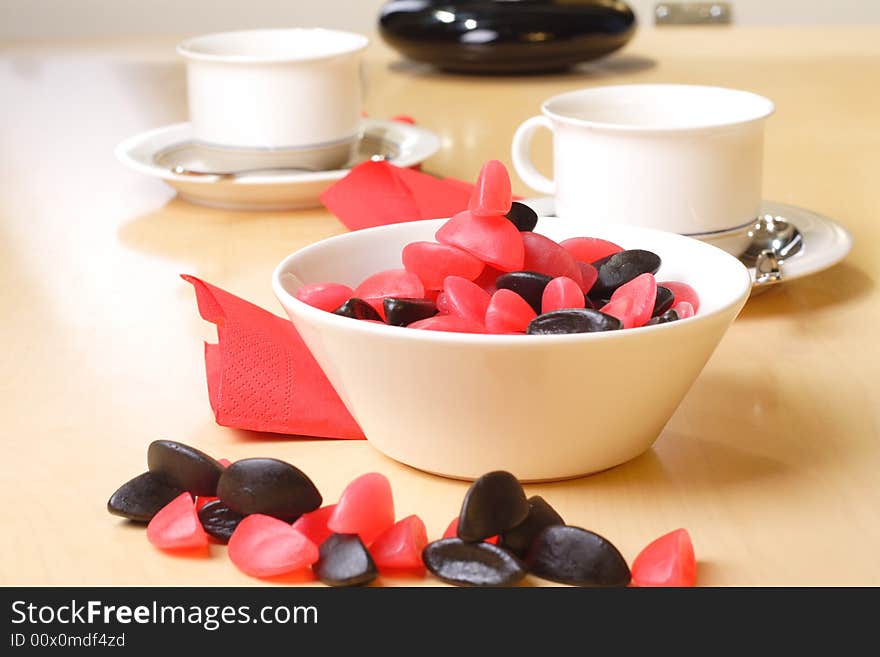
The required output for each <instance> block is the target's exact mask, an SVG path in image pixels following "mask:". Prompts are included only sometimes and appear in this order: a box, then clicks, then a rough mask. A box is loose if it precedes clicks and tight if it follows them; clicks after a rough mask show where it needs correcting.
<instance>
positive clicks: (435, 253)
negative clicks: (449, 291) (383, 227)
mask: <svg viewBox="0 0 880 657" xmlns="http://www.w3.org/2000/svg"><path fill="white" fill-rule="evenodd" d="M401 257H402V259H403V266H404V267H405V268H406V270H407V271H409V272H412V273H414V274H416V275H417V276H418V277H419V278H420V279H421V281H422V283H423V284H424V286H425V289H426V290H442V289H443V281H444V280H445V279H446V277H447V276H461V277H462V278H466V279H468V280H469V281H472V280H474V279H475V278H477V277H478V276H479V275H480V274H481V273H482V272H483V268H484V265H483V261H482V260H480V259H479V258H475V257H474V256H472V255H471V254H470V253H468V252H467V251H462V250H461V249H459V248H458V247H455V246H450V245H449V244H438V243H437V242H411V243H410V244H407V245H406V246H405V247H403V252H402V254H401Z"/></svg>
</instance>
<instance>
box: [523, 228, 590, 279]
mask: <svg viewBox="0 0 880 657" xmlns="http://www.w3.org/2000/svg"><path fill="white" fill-rule="evenodd" d="M522 240H523V248H524V249H525V257H524V259H523V266H522V269H523V270H525V271H533V272H535V273H537V274H545V275H546V276H550V277H551V278H556V277H557V276H567V277H568V278H571V279H573V280H574V281H576V282H577V283H578V285H580V284H581V268H580V267H579V266H578V264H577V261H576V260H575V259H574V256H572V255H571V254H570V253H569V252H568V251H566V250H565V249H563V248H562V247H561V246H559V245H558V244H557V243H556V242H554V241H553V240H551V239H550V238H549V237H544V236H543V235H540V234H538V233H523V234H522Z"/></svg>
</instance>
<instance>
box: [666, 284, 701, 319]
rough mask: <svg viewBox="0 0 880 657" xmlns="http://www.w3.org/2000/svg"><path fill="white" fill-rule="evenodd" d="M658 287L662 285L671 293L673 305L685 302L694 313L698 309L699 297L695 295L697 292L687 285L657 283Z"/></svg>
mask: <svg viewBox="0 0 880 657" xmlns="http://www.w3.org/2000/svg"><path fill="white" fill-rule="evenodd" d="M658 285H662V286H663V287H665V288H667V289H668V290H669V291H670V292H672V296H673V297H674V298H675V300H674V301H673V304H676V303H679V302H681V301H687V302H688V303H689V304H690V305H691V307H692V308H693V311H694V312H697V311H698V310H699V309H700V297H699V296H698V295H697V291H696V290H695V289H694V288H692V287H691V286H690V285H688V284H687V283H679V282H678V281H667V282H665V283H658Z"/></svg>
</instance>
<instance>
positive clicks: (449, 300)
mask: <svg viewBox="0 0 880 657" xmlns="http://www.w3.org/2000/svg"><path fill="white" fill-rule="evenodd" d="M443 294H444V295H445V297H446V298H445V299H444V301H443V306H444V308H445V311H446V312H447V313H449V314H450V315H455V316H456V317H461V318H462V319H466V320H468V321H470V322H473V323H475V324H479V325H480V326H483V321H484V320H485V318H486V309H487V308H488V307H489V294H488V293H487V292H486V291H485V290H484V289H483V288H481V287H480V286H479V285H477V284H476V283H472V282H471V281H469V280H467V279H466V278H462V277H461V276H447V277H446V280H445V281H443Z"/></svg>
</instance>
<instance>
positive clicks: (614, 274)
mask: <svg viewBox="0 0 880 657" xmlns="http://www.w3.org/2000/svg"><path fill="white" fill-rule="evenodd" d="M593 266H594V267H595V268H596V270H597V271H598V272H599V277H598V278H597V279H596V282H595V283H594V284H593V287H592V289H591V290H590V296H592V297H593V298H596V297H603V298H607V297H610V296H611V295H612V294H613V293H614V290H616V289H617V288H619V287H620V286H621V285H623V284H624V283H629V282H630V281H631V280H632V279H634V278H635V277H636V276H640V275H642V274H646V273H651V274H656V273H657V270H658V269H660V256H658V255H657V254H656V253H652V252H651V251H643V250H642V249H632V250H629V251H619V252H618V253H614V254H612V255H610V256H606V257H604V258H600V259H599V260H597V261H596V262H594V263H593Z"/></svg>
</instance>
